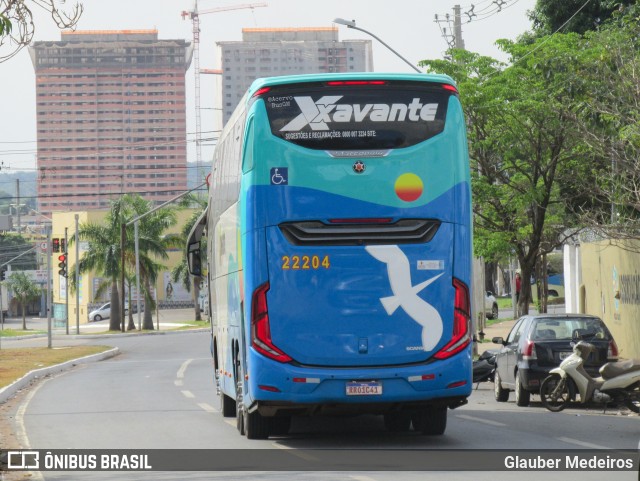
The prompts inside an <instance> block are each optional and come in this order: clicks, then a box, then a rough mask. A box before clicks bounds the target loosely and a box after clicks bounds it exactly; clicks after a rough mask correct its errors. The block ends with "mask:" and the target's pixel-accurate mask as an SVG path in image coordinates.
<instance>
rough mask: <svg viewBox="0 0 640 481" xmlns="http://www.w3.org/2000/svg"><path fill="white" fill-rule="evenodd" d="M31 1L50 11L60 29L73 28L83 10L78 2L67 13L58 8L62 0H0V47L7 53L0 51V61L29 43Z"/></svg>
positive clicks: (31, 26) (31, 21) (31, 32)
mask: <svg viewBox="0 0 640 481" xmlns="http://www.w3.org/2000/svg"><path fill="white" fill-rule="evenodd" d="M31 3H33V4H34V5H35V6H37V7H39V8H43V9H45V10H47V11H48V12H49V13H51V18H52V19H53V21H54V22H55V24H56V25H57V27H58V28H59V29H61V30H63V29H68V28H74V27H75V25H76V24H77V23H78V20H80V16H81V15H82V10H83V7H82V5H81V4H79V3H76V4H75V5H74V6H73V8H72V9H71V11H70V12H69V13H67V12H65V11H62V10H60V9H59V8H58V5H57V4H58V3H64V0H60V2H58V0H31V1H30V2H29V3H27V0H0V47H5V50H6V49H7V48H8V52H7V53H4V52H2V51H0V62H3V61H5V60H8V59H10V58H11V57H13V56H14V55H15V54H17V53H18V52H19V51H20V49H22V48H23V47H25V46H26V45H29V44H30V43H31V40H32V39H33V34H34V32H35V25H34V23H33V14H32V12H31V8H30V7H29V5H30V4H31ZM7 46H8V47H7Z"/></svg>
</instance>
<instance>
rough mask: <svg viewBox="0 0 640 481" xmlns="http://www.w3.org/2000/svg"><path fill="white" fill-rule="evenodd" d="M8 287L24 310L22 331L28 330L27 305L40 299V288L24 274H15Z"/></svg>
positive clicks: (8, 282) (12, 275)
mask: <svg viewBox="0 0 640 481" xmlns="http://www.w3.org/2000/svg"><path fill="white" fill-rule="evenodd" d="M7 287H9V289H11V291H12V292H13V296H14V297H15V298H17V299H18V302H19V303H20V307H21V310H22V329H23V330H25V331H26V330H27V304H28V303H29V301H32V300H34V299H38V298H39V297H40V286H38V284H36V283H35V282H33V281H32V280H31V279H30V278H29V277H28V276H27V275H26V274H25V273H24V272H20V271H18V272H13V273H12V274H11V276H9V279H8V280H7Z"/></svg>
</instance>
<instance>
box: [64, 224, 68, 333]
mask: <svg viewBox="0 0 640 481" xmlns="http://www.w3.org/2000/svg"><path fill="white" fill-rule="evenodd" d="M68 230H69V229H68V228H67V227H65V228H64V255H65V258H66V260H65V263H66V264H69V254H68V253H67V251H68V250H69V248H68V247H67V246H68V245H69V233H68ZM63 277H64V286H65V287H64V304H65V307H64V310H65V314H64V316H65V318H66V321H65V324H66V330H67V335H68V334H69V272H68V271H67V270H66V267H65V275H64V276H63Z"/></svg>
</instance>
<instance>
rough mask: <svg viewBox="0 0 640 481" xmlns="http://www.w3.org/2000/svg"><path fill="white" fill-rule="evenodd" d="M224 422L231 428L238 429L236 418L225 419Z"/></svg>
mask: <svg viewBox="0 0 640 481" xmlns="http://www.w3.org/2000/svg"><path fill="white" fill-rule="evenodd" d="M224 422H225V423H227V424H228V425H229V426H233V427H234V428H235V427H237V424H236V419H235V418H233V419H229V418H224Z"/></svg>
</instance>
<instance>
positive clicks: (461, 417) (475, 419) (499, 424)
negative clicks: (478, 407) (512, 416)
mask: <svg viewBox="0 0 640 481" xmlns="http://www.w3.org/2000/svg"><path fill="white" fill-rule="evenodd" d="M456 417H457V418H460V419H468V420H469V421H475V422H477V423H483V424H488V425H489V426H500V427H503V426H506V424H504V423H499V422H498V421H491V420H490V419H481V418H476V417H473V416H467V415H465V414H459V415H457V416H456Z"/></svg>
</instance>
